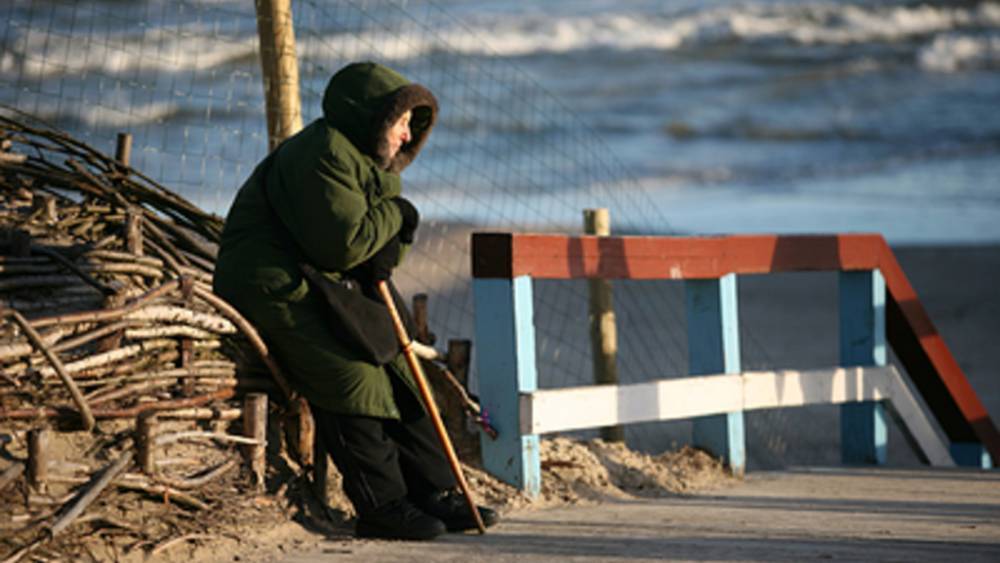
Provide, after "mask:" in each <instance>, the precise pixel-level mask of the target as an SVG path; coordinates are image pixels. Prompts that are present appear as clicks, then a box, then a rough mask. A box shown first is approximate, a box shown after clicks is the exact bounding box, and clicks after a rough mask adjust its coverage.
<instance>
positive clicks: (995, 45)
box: [917, 35, 1000, 72]
mask: <svg viewBox="0 0 1000 563" xmlns="http://www.w3.org/2000/svg"><path fill="white" fill-rule="evenodd" d="M917 61H918V62H919V64H920V66H921V68H924V69H927V70H931V71H936V72H953V71H956V70H963V69H969V68H1000V35H990V36H969V35H944V36H940V37H936V38H934V41H933V42H932V43H931V44H930V45H928V46H926V47H924V48H923V49H921V50H920V53H919V54H918V55H917Z"/></svg>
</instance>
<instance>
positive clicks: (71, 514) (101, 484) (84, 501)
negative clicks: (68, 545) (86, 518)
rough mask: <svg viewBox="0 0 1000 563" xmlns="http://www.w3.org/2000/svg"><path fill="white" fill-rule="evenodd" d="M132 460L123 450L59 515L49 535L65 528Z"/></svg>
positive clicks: (129, 452)
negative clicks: (71, 504) (64, 511)
mask: <svg viewBox="0 0 1000 563" xmlns="http://www.w3.org/2000/svg"><path fill="white" fill-rule="evenodd" d="M131 461H132V452H131V451H125V452H124V453H122V455H121V456H119V457H118V459H117V460H115V462H114V463H112V464H111V465H110V466H108V468H107V469H106V470H105V471H104V472H103V473H102V474H101V476H100V478H99V479H97V481H95V482H94V484H93V485H91V486H90V487H88V489H87V491H86V492H85V493H84V494H83V495H81V496H80V497H79V499H78V500H77V501H76V502H75V503H73V506H72V507H70V509H69V510H67V511H66V513H65V514H63V515H62V516H60V517H59V520H57V521H56V523H55V524H53V525H52V527H50V528H49V535H50V536H51V537H55V536H56V535H57V534H59V532H62V531H63V530H65V529H66V527H67V526H69V525H70V523H72V522H73V520H74V519H75V518H76V517H77V516H79V515H80V513H82V512H83V511H84V510H85V509H86V508H87V507H88V506H90V504H91V503H92V502H94V499H96V498H97V496H98V495H100V494H101V492H102V491H103V490H104V489H105V488H107V486H108V485H110V484H111V482H112V481H113V480H114V479H115V477H117V476H118V474H119V473H121V472H122V471H125V468H126V467H128V464H129V463H130V462H131Z"/></svg>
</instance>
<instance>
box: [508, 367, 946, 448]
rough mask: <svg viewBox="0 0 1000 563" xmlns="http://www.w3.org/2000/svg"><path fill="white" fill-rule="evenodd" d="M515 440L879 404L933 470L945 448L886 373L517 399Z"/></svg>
mask: <svg viewBox="0 0 1000 563" xmlns="http://www.w3.org/2000/svg"><path fill="white" fill-rule="evenodd" d="M520 401H521V405H520V406H521V408H520V412H521V421H520V431H521V434H546V433H550V432H558V431H563V430H577V429H582V428H595V427H600V426H611V425H615V424H629V423H633V422H647V421H654V420H677V419H684V418H691V417H697V416H706V415H713V414H721V413H727V412H737V411H748V410H755V409H770V408H786V407H800V406H805V405H825V404H830V405H832V404H844V403H855V402H864V401H887V402H889V403H890V404H891V406H892V407H893V408H894V409H895V411H896V413H897V414H898V415H899V418H900V420H901V421H902V423H903V425H904V426H905V429H904V430H906V431H907V432H909V433H910V435H911V436H912V438H913V441H914V442H915V443H916V444H917V446H918V447H919V448H920V450H921V451H922V452H923V454H924V456H925V457H926V458H927V460H928V462H929V463H930V464H931V465H933V466H940V467H953V466H954V465H955V463H954V461H952V457H951V454H950V453H949V448H948V445H947V442H946V441H945V439H944V438H943V437H942V435H941V433H940V432H939V431H938V429H937V428H936V427H935V426H934V424H933V423H932V422H931V420H932V419H931V418H930V416H928V413H926V412H925V411H924V409H923V408H922V407H921V405H920V403H918V402H917V401H916V399H915V398H914V397H913V395H912V393H910V390H909V388H908V387H907V386H906V384H905V383H904V382H903V380H902V378H901V377H900V375H899V372H898V371H897V370H896V368H895V367H893V366H887V367H881V366H878V367H876V366H866V367H849V368H830V369H817V370H804V371H796V370H781V371H754V372H743V373H742V374H739V375H727V374H717V375H703V376H698V377H686V378H681V379H663V380H657V381H652V382H648V383H639V384H632V385H594V386H587V387H573V388H569V389H554V390H543V391H533V392H531V393H522V394H521V395H520Z"/></svg>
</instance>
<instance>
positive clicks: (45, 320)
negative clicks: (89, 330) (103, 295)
mask: <svg viewBox="0 0 1000 563" xmlns="http://www.w3.org/2000/svg"><path fill="white" fill-rule="evenodd" d="M178 287H180V280H177V279H173V280H170V281H168V282H166V283H164V284H163V285H161V286H159V287H157V288H154V289H152V290H150V291H148V292H147V293H145V294H144V295H142V296H140V297H138V298H136V299H134V300H132V301H131V302H129V303H128V304H126V305H125V306H124V307H119V308H117V309H106V310H103V311H90V312H85V313H75V314H70V315H56V316H51V317H42V318H39V319H35V320H33V321H31V325H32V326H33V327H35V328H40V327H43V326H49V325H62V324H76V323H86V322H90V323H97V322H101V321H108V320H117V319H119V318H121V317H124V316H125V315H127V314H129V313H131V312H132V311H134V310H136V309H138V308H140V307H142V306H143V305H145V304H146V303H148V302H150V301H153V300H154V299H158V298H160V297H162V296H164V295H166V294H167V293H170V292H171V291H174V290H176V289H177V288H178Z"/></svg>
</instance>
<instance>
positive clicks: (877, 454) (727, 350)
mask: <svg viewBox="0 0 1000 563" xmlns="http://www.w3.org/2000/svg"><path fill="white" fill-rule="evenodd" d="M815 270H828V271H838V272H840V274H839V275H840V341H841V345H840V364H841V366H845V367H863V366H884V365H885V363H886V346H885V344H886V337H888V341H889V343H890V344H891V345H892V346H893V350H894V351H895V352H896V355H897V357H898V358H899V359H900V361H901V363H902V365H903V367H904V368H905V371H906V373H907V374H908V375H909V377H910V379H911V381H912V382H913V384H914V386H915V387H916V389H917V391H918V392H919V393H920V394H921V395H922V397H923V399H924V401H925V402H926V404H927V405H928V407H929V408H930V410H931V411H932V413H933V416H934V418H936V420H937V422H938V424H939V425H940V427H941V429H942V431H943V432H944V434H945V437H946V439H947V441H948V442H949V443H950V453H951V456H952V457H953V458H954V460H955V462H957V463H958V464H960V465H973V466H977V467H984V466H989V464H990V456H992V460H1000V433H998V432H997V429H996V427H995V426H994V424H993V422H992V420H990V417H989V415H988V414H987V412H986V409H985V408H984V407H983V405H982V403H981V402H980V400H979V398H978V397H977V396H976V393H975V391H974V390H973V389H972V387H971V386H970V385H969V382H968V380H967V379H966V377H965V375H964V373H963V372H962V370H961V368H960V367H959V366H958V363H957V362H956V361H955V359H954V357H952V355H951V352H950V351H949V350H948V347H947V346H946V345H945V344H944V341H943V340H942V339H941V336H940V335H939V334H938V332H937V330H936V329H935V328H934V325H933V323H932V322H931V321H930V318H929V317H928V315H927V313H926V311H925V310H924V308H923V306H922V305H921V303H920V300H919V299H918V297H917V295H916V292H915V291H914V290H913V287H912V286H911V285H910V283H909V281H908V280H907V278H906V275H905V274H904V273H903V270H902V268H901V267H900V266H899V263H898V262H897V260H896V258H895V256H894V255H893V253H892V250H891V249H890V248H889V246H888V245H887V244H886V242H885V240H884V239H883V238H882V236H880V235H870V234H845V235H824V236H778V235H738V236H720V237H596V236H563V235H541V234H511V233H475V234H473V236H472V274H473V278H474V279H473V293H474V299H475V310H476V342H477V343H478V344H477V349H478V353H477V358H476V360H477V361H476V365H477V370H478V374H479V377H478V379H479V388H480V395H481V396H482V399H483V405H484V407H485V408H486V409H487V410H488V412H489V413H490V416H491V419H492V421H493V423H494V426H496V427H497V429H498V431H499V432H500V438H499V439H497V440H495V441H494V440H489V439H484V440H483V442H482V448H483V462H484V465H485V466H486V468H487V469H488V470H489V471H491V472H492V473H494V474H495V475H497V476H499V477H501V478H503V479H505V480H507V481H508V482H510V483H512V484H515V485H517V486H520V487H523V488H525V489H527V490H528V491H529V492H532V491H537V490H538V486H539V485H540V483H539V482H538V478H539V477H538V436H537V432H533V431H532V426H531V424H532V423H526V422H525V420H531V419H535V420H537V418H538V416H539V413H540V412H541V411H539V410H538V409H536V408H535V407H531V405H532V404H534V405H536V406H537V404H539V401H540V400H541V398H542V397H543V396H545V395H546V394H550V392H549V391H546V392H544V393H543V392H539V391H537V389H536V370H535V338H534V324H533V318H532V317H533V305H532V289H531V280H532V279H539V278H542V279H578V278H605V279H632V280H652V279H664V280H667V279H672V280H684V281H685V295H686V309H687V320H688V331H689V335H688V342H689V350H688V354H689V365H690V370H691V374H692V375H701V376H707V375H709V374H728V375H744V374H743V373H742V371H741V368H740V352H739V324H738V314H737V297H736V294H737V292H736V280H737V276H738V275H741V274H769V273H777V272H793V271H815ZM868 372H869V373H870V374H875V373H879V374H881V373H883V372H884V370H878V369H870V370H868ZM769 373H772V375H773V374H777V373H780V372H769ZM858 373H859V374H860V375H859V377H861V378H864V374H865V371H864V370H862V371H861V372H858ZM878 377H882V376H881V375H880V376H878ZM693 379H695V378H692V381H693ZM697 379H699V380H704V379H705V377H701V378H697ZM796 381H799V382H800V383H801V381H805V380H801V381H800V380H796ZM809 381H815V378H812V379H809ZM654 383H656V382H654ZM855 383H858V384H862V383H863V382H862V381H861V380H860V379H859V380H856V381H855ZM810 385H812V384H810ZM626 387H628V386H616V389H618V390H619V391H620V393H619V392H617V391H616V393H617V394H616V395H615V396H620V397H624V396H625V395H627V394H628V392H629V390H628V389H625V388H626ZM734 389H735V388H734ZM632 392H633V395H634V392H635V390H634V389H633V390H632ZM852 397H853V398H846V399H843V400H834V397H833V396H832V395H831V397H830V399H831V400H830V401H827V402H835V403H836V402H839V403H844V405H843V407H842V409H843V410H842V414H841V434H842V440H841V442H842V458H843V460H844V462H845V463H881V462H884V461H885V452H886V444H885V442H886V436H887V429H886V418H885V412H884V404H883V403H882V401H885V400H893V398H892V397H887V396H882V395H879V398H877V399H872V398H871V397H870V396H866V395H864V394H860V395H856V396H852ZM898 400H904V399H903V398H899V399H898ZM632 404H633V405H635V404H637V403H634V402H633V403H632ZM803 404H805V403H803ZM785 406H788V405H785ZM563 407H567V405H563ZM528 408H531V409H533V410H532V411H531V412H523V410H524V409H528ZM633 408H635V407H633ZM745 408H746V406H745V403H740V404H737V403H729V406H728V407H725V408H723V407H720V408H719V409H716V410H715V411H714V412H717V413H719V414H716V415H714V416H701V415H703V414H706V412H712V409H711V408H709V409H708V411H705V409H702V410H701V411H699V415H698V416H700V418H698V419H696V420H695V422H694V441H695V443H696V444H698V445H701V446H704V447H706V448H708V449H710V450H711V451H713V452H715V453H716V454H718V455H721V456H723V457H724V458H725V459H726V461H727V462H728V463H729V465H730V466H731V467H732V468H733V470H734V471H735V472H737V473H738V472H742V470H743V467H744V437H743V410H745ZM564 410H565V409H564ZM623 415H624V416H623V417H622V418H621V419H620V420H630V421H634V420H635V417H636V416H644V415H643V414H642V413H634V412H633V413H631V414H629V413H623ZM657 416H658V417H660V418H657V419H663V417H669V416H670V414H669V413H661V414H659V415H657ZM692 416H694V415H692ZM599 418H600V417H599ZM601 421H602V422H601V424H607V423H609V422H613V421H609V420H608V419H607V417H604V418H601ZM911 430H912V429H911ZM924 453H925V455H927V453H928V452H926V451H925V452H924Z"/></svg>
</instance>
